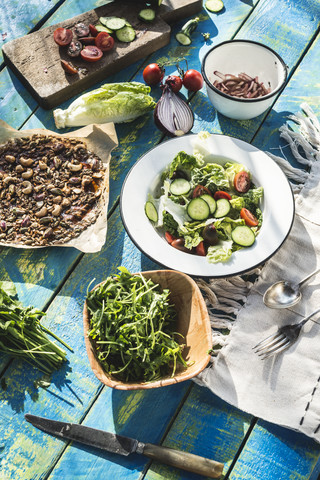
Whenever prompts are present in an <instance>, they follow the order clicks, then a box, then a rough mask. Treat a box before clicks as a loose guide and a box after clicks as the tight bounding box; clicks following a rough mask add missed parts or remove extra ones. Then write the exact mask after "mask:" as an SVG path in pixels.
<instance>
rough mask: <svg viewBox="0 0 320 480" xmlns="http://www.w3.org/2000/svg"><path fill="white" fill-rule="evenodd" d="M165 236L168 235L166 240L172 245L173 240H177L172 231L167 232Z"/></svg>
mask: <svg viewBox="0 0 320 480" xmlns="http://www.w3.org/2000/svg"><path fill="white" fill-rule="evenodd" d="M164 236H165V237H166V240H167V242H168V243H170V245H171V243H172V242H173V240H176V239H175V237H174V236H173V235H171V233H170V232H165V234H164Z"/></svg>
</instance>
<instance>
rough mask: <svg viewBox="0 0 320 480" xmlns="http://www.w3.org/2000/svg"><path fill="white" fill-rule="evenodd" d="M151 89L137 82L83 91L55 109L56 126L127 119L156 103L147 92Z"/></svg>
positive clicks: (129, 119)
mask: <svg viewBox="0 0 320 480" xmlns="http://www.w3.org/2000/svg"><path fill="white" fill-rule="evenodd" d="M150 90H151V89H150V87H148V86H147V85H144V84H143V83H140V82H122V83H107V84H105V85H102V87H100V88H97V89H96V90H93V91H91V92H88V93H84V94H83V95H81V96H80V97H78V98H77V99H76V100H75V101H74V102H72V103H71V105H70V106H69V107H68V108H67V109H66V110H62V109H61V108H58V109H57V110H54V112H53V115H54V120H55V123H56V127H57V128H64V127H79V126H82V125H89V124H91V123H108V122H114V123H122V122H130V121H132V120H134V119H135V118H137V117H139V116H140V115H143V114H145V113H147V112H149V111H150V110H153V109H154V107H155V105H156V103H155V101H154V100H153V98H152V97H151V96H150V95H149V92H150Z"/></svg>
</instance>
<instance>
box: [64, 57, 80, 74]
mask: <svg viewBox="0 0 320 480" xmlns="http://www.w3.org/2000/svg"><path fill="white" fill-rule="evenodd" d="M61 65H62V68H63V69H64V70H65V72H66V73H68V74H69V75H76V74H77V73H78V70H77V69H76V68H75V67H74V66H73V65H71V63H69V62H66V60H61Z"/></svg>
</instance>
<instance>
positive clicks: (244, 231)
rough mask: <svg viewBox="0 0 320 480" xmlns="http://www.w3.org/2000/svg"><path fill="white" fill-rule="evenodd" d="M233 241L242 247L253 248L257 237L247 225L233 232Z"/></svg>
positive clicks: (240, 226)
mask: <svg viewBox="0 0 320 480" xmlns="http://www.w3.org/2000/svg"><path fill="white" fill-rule="evenodd" d="M231 238H232V240H233V241H234V242H235V243H237V244H238V245H241V247H251V245H253V244H254V242H255V239H256V236H255V234H254V233H253V231H252V230H251V228H250V227H247V225H239V226H238V227H236V228H235V229H234V230H232V232H231Z"/></svg>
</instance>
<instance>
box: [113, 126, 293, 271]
mask: <svg viewBox="0 0 320 480" xmlns="http://www.w3.org/2000/svg"><path fill="white" fill-rule="evenodd" d="M202 133H203V132H202ZM181 151H183V152H185V153H187V154H189V155H194V154H195V152H197V153H198V154H199V153H200V155H202V156H203V158H204V159H205V162H207V163H216V164H220V165H222V166H223V165H225V164H226V163H234V164H241V165H243V166H244V167H245V168H246V169H247V170H248V171H249V172H250V174H251V178H252V182H253V184H254V185H255V186H256V187H262V188H263V197H262V199H261V200H260V209H261V212H262V218H263V221H262V225H261V228H260V230H259V233H258V235H257V236H256V240H255V241H254V243H253V244H252V245H251V246H249V247H246V248H242V249H240V250H238V251H234V252H233V253H232V255H231V256H230V258H228V259H227V260H225V261H218V262H216V263H210V262H209V261H208V258H207V257H205V256H198V255H192V254H190V253H185V252H184V251H180V250H177V249H176V248H173V247H172V246H171V245H170V244H169V243H168V242H167V241H166V239H165V234H164V233H165V232H162V231H161V230H159V229H156V228H155V226H154V224H153V222H151V221H150V220H149V218H148V217H147V215H146V213H145V205H146V202H147V201H148V199H149V198H158V197H159V196H160V194H161V186H162V178H163V172H164V171H165V170H166V169H167V168H168V166H169V165H170V164H171V162H172V160H173V159H174V157H175V156H176V155H177V154H178V153H179V152H181ZM120 210H121V217H122V221H123V224H124V227H125V229H126V231H127V233H128V235H129V237H130V238H131V240H132V241H133V242H134V244H135V245H136V246H137V247H138V248H139V249H140V250H141V251H142V252H143V253H144V254H145V255H147V256H148V257H149V258H151V259H152V260H154V261H155V262H157V263H158V264H161V265H163V266H165V267H167V268H171V269H173V270H178V271H181V272H184V273H186V274H188V275H191V276H195V277H208V278H219V277H228V276H233V275H238V274H241V273H245V272H248V271H250V270H252V269H254V268H255V267H257V266H259V265H261V264H263V263H264V262H265V261H266V260H268V259H269V258H270V257H271V256H272V255H274V253H275V252H276V251H277V250H278V249H279V248H280V247H281V245H282V244H283V242H284V241H285V239H286V238H287V236H288V235H289V233H290V230H291V227H292V223H293V219H294V211H295V208H294V199H293V193H292V190H291V187H290V184H289V182H288V180H287V177H286V176H285V174H284V173H283V172H282V170H281V169H280V167H279V166H278V165H277V164H276V163H275V162H274V160H272V159H271V157H269V156H268V155H267V154H266V153H264V152H263V151H261V150H259V149H258V148H256V147H254V146H252V145H250V144H248V143H246V142H244V141H242V140H238V139H236V138H232V137H229V136H225V135H220V134H211V135H210V134H207V133H206V132H205V135H203V134H198V135H197V134H189V135H185V136H183V137H178V138H174V139H170V140H168V141H166V142H163V143H161V144H160V145H158V146H157V147H155V148H153V149H152V150H150V151H148V152H147V153H146V154H145V155H143V156H142V157H141V158H140V159H139V160H138V161H137V162H136V164H135V165H134V166H133V167H132V168H131V170H130V171H129V173H128V175H127V177H126V179H125V181H124V184H123V187H122V191H121V197H120Z"/></svg>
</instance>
